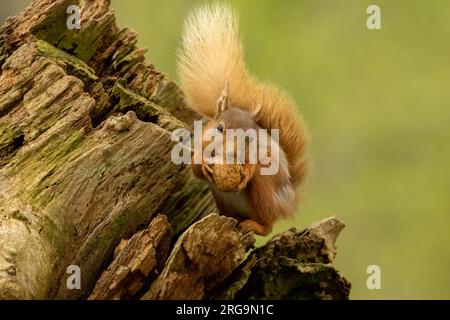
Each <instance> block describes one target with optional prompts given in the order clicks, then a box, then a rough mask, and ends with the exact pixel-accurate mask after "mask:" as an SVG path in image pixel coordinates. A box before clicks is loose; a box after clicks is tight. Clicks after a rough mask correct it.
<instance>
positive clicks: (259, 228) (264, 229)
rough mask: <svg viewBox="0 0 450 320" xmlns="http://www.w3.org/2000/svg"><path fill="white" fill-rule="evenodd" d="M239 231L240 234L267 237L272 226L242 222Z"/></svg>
mask: <svg viewBox="0 0 450 320" xmlns="http://www.w3.org/2000/svg"><path fill="white" fill-rule="evenodd" d="M239 229H240V230H241V232H242V233H248V232H251V231H253V232H255V233H256V234H259V235H261V236H267V235H268V234H269V233H270V231H272V226H264V225H262V224H259V223H258V222H256V221H254V220H250V219H247V220H244V221H242V222H241V223H239Z"/></svg>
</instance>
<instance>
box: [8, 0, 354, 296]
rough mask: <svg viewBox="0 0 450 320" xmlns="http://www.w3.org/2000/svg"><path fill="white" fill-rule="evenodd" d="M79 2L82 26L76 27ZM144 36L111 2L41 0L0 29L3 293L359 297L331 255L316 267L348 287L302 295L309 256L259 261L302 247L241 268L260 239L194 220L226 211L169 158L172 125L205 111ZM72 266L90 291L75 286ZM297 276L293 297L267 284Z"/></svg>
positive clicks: (253, 258)
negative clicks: (188, 98)
mask: <svg viewBox="0 0 450 320" xmlns="http://www.w3.org/2000/svg"><path fill="white" fill-rule="evenodd" d="M72 4H79V5H80V7H81V12H82V20H81V29H80V30H76V29H74V30H69V29H68V28H67V27H66V19H67V16H68V15H67V14H66V9H67V7H68V6H69V5H72ZM136 41H137V40H136V34H135V33H134V32H133V31H131V30H129V29H127V28H125V29H120V28H118V27H117V25H116V23H115V17H114V13H113V11H112V10H111V9H110V8H109V1H107V0H91V1H73V0H70V1H69V0H36V1H33V2H32V3H31V4H30V6H29V7H28V8H27V9H25V10H23V11H22V12H21V13H19V14H18V15H17V16H16V17H13V18H10V19H8V20H7V22H6V23H5V24H4V25H3V27H2V28H1V29H0V66H1V75H0V235H1V237H0V299H17V298H25V299H49V298H50V299H80V298H88V297H90V298H91V299H129V298H133V299H137V298H142V297H143V298H159V299H162V298H175V297H178V298H204V299H209V298H214V297H217V298H220V297H236V298H239V297H241V298H267V297H296V298H302V297H313V298H325V297H334V298H345V297H346V296H348V290H347V289H348V287H347V286H346V285H345V284H346V282H345V281H344V280H342V278H341V277H340V276H339V275H338V274H337V273H336V271H335V270H334V269H333V268H332V267H331V265H330V263H331V259H330V260H320V259H319V258H317V259H319V260H318V261H316V262H317V263H319V264H320V268H319V269H320V270H319V269H314V270H313V271H311V272H310V273H311V274H313V276H315V275H316V274H317V277H316V278H315V279H317V281H319V280H320V283H323V282H325V283H326V285H327V286H328V287H327V288H336V293H333V294H328V293H326V294H325V293H324V294H323V295H321V294H320V293H319V291H318V290H319V289H317V286H318V285H319V284H318V282H317V281H316V282H314V281H313V280H311V279H313V278H308V279H309V280H307V281H309V282H311V283H312V284H307V285H306V284H305V285H304V286H306V287H307V288H306V289H308V290H309V289H310V291H311V294H310V295H306V294H299V293H297V292H298V290H297V289H296V288H297V287H298V286H299V285H300V284H299V283H301V282H302V281H303V280H302V279H306V278H305V277H306V276H305V273H307V272H306V271H305V270H306V269H305V270H303V269H302V268H306V267H305V266H304V265H303V264H304V263H310V261H303V260H299V262H295V261H294V262H292V260H289V261H287V262H285V263H284V264H283V263H282V262H279V264H276V263H275V262H272V264H271V263H269V262H265V264H262V262H261V261H275V260H276V261H278V260H280V261H284V260H283V259H294V260H295V259H296V258H298V257H297V255H296V254H295V252H296V251H295V250H294V251H289V252H287V253H286V255H285V254H284V253H285V251H283V250H285V249H283V248H284V247H283V246H284V245H282V244H280V245H278V246H277V245H275V244H276V243H281V242H280V241H279V240H273V241H272V242H270V243H269V244H268V246H266V248H269V247H270V246H275V247H276V248H278V249H276V250H275V249H273V250H272V251H271V252H280V253H277V256H276V259H275V256H270V254H269V253H268V252H266V251H264V249H259V250H257V251H255V252H254V253H252V254H251V255H250V257H249V258H248V259H246V260H245V262H244V263H243V264H241V262H242V261H243V260H244V258H245V255H246V252H247V250H248V249H249V247H250V246H251V244H252V243H253V236H252V235H243V234H241V233H240V232H239V231H238V230H237V229H236V222H235V221H234V220H232V219H230V218H225V217H219V216H217V215H210V216H207V217H205V218H204V219H203V220H201V221H199V222H197V223H194V222H195V221H197V220H198V219H199V218H200V217H204V216H206V215H207V214H209V213H211V212H214V211H216V210H215V205H214V202H213V199H212V197H211V196H210V194H209V192H208V190H207V186H206V185H205V184H203V183H202V182H200V181H198V180H196V179H195V178H194V177H193V176H192V174H191V172H190V170H189V168H187V167H184V166H177V165H175V164H173V162H172V161H171V159H170V151H171V148H172V146H173V144H174V142H172V141H171V131H172V130H174V129H176V128H190V126H191V124H192V122H193V120H194V119H196V118H198V116H197V115H196V114H194V113H193V112H192V111H190V110H189V109H188V108H186V106H185V104H184V102H183V95H182V92H181V91H180V90H179V88H178V87H177V85H176V84H175V83H174V82H172V81H171V80H170V79H168V78H167V77H166V76H165V75H163V74H161V73H160V72H158V71H157V70H156V69H155V68H154V67H153V66H152V65H151V64H150V63H148V62H147V61H146V60H145V58H144V53H145V50H143V49H140V48H138V47H137V46H136ZM158 213H162V214H165V215H166V216H167V217H168V221H166V220H165V218H164V217H162V216H160V217H158V218H155V219H154V217H155V216H156V215H157V214H158ZM169 224H170V226H169ZM186 229H187V230H186ZM170 230H172V231H171V232H170ZM183 231H184V232H183ZM291 233H292V232H291ZM286 237H287V238H289V239H291V241H292V242H293V243H297V244H298V246H301V243H304V244H305V245H308V243H310V240H308V239H306V238H304V237H299V236H297V235H295V233H292V234H284V235H283V236H281V238H283V239H284V238H286ZM123 239H128V240H123ZM177 239H178V241H177ZM122 240H123V241H122ZM170 242H172V243H175V245H174V247H173V249H172V250H171V254H170V258H169V259H168V261H167V264H166V265H165V262H166V261H165V260H166V258H167V256H168V254H169V251H170V247H169V243H170ZM283 243H284V242H283ZM280 250H281V251H280ZM314 254H316V255H318V257H319V256H321V255H319V253H318V252H315V253H314ZM270 257H271V258H270ZM271 259H272V260H271ZM277 263H278V262H277ZM302 263H303V264H302ZM69 265H77V266H79V267H80V270H81V272H82V277H81V279H82V285H81V289H80V290H70V289H68V287H67V285H66V279H67V277H68V274H67V273H66V270H67V267H68V266H69ZM164 265H165V267H164V269H163V266H164ZM108 266H109V267H108ZM267 266H269V267H267ZM309 267H311V266H309ZM294 269H295V270H296V271H292V270H294ZM286 270H288V271H289V272H290V273H289V274H292V277H293V279H294V280H295V279H296V280H295V281H297V282H296V283H297V284H298V285H297V287H295V288H294V287H290V284H288V283H286V290H288V289H289V288H290V289H289V290H288V291H289V292H290V293H289V294H287V293H280V292H275V291H273V290H272V291H273V293H268V291H267V290H269V289H265V290H262V287H261V286H262V285H264V286H265V287H267V286H269V284H270V281H272V280H271V279H275V278H276V277H281V276H282V275H283V274H284V273H285V271H286ZM302 270H303V271H302ZM308 270H310V269H308ZM160 272H161V273H160ZM286 272H287V271H286ZM159 273H160V274H159ZM158 274H159V276H157V275H158ZM242 274H244V276H242ZM318 274H320V276H319V275H318ZM239 275H241V276H239ZM263 275H264V276H263ZM229 276H230V277H229ZM234 279H239V281H237V280H236V281H235V280H234ZM243 279H245V281H243ZM258 281H259V282H258ZM339 281H343V283H344V284H343V285H342V286H341V287H339V286H337V285H336V283H337V282H339ZM184 285H189V288H186V287H183V286H184ZM227 286H228V287H227ZM232 288H234V289H232ZM236 288H239V290H237V289H236ZM250 288H254V289H250ZM306 289H305V290H306ZM327 290H328V289H327ZM327 290H325V291H327ZM330 290H331V289H330ZM333 290H334V289H333ZM339 290H341V291H339ZM272 291H270V292H272ZM292 291H295V292H296V293H295V294H294V293H292ZM230 292H234V293H233V294H231V293H230ZM305 292H306V291H305ZM308 292H309V291H308ZM327 292H328V291H327Z"/></svg>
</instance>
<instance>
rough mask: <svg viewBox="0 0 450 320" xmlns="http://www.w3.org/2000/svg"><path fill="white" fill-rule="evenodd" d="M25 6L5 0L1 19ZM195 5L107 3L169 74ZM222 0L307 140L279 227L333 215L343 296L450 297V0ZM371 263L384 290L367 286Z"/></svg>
mask: <svg viewBox="0 0 450 320" xmlns="http://www.w3.org/2000/svg"><path fill="white" fill-rule="evenodd" d="M25 2H26V1H3V3H2V10H1V14H0V19H4V17H5V16H7V15H11V14H14V13H15V12H17V11H18V10H20V8H21V7H22V6H23V5H24V3H25ZM8 3H9V4H8ZM200 3H202V1H192V0H191V1H186V0H177V1H175V0H171V1H164V0H140V1H136V0H133V1H123V0H113V1H112V6H113V7H114V8H115V10H116V13H117V16H118V21H119V24H120V25H121V26H130V27H131V28H133V29H135V30H136V31H137V32H138V33H139V39H140V46H143V47H147V48H148V49H149V52H148V54H147V57H148V59H149V60H150V61H151V62H152V63H154V64H155V65H156V66H157V68H158V69H160V70H162V71H164V72H166V73H168V74H169V75H170V76H171V77H172V78H175V79H176V69H175V61H176V49H177V47H178V45H179V42H180V33H181V28H182V22H183V17H184V16H185V15H186V14H187V13H188V12H189V10H190V9H192V8H193V7H195V6H196V5H198V4H200ZM229 3H230V4H231V5H232V6H233V7H234V8H235V9H236V10H237V11H238V13H239V16H240V21H241V32H242V37H243V41H244V45H245V53H246V59H247V62H248V65H249V69H250V70H251V71H252V72H253V73H254V74H255V75H256V76H258V77H259V78H260V79H262V80H269V81H271V82H274V83H276V84H278V85H279V86H280V87H282V88H284V89H286V90H287V91H289V92H290V93H291V94H292V95H293V96H294V98H295V99H296V101H297V103H298V106H299V112H301V113H302V114H303V116H304V118H305V120H306V122H307V123H308V125H309V128H310V131H311V135H312V144H311V149H310V154H311V159H312V162H313V167H312V171H311V174H310V176H309V179H308V181H307V183H306V184H305V185H304V187H303V189H304V190H303V199H304V202H303V204H302V205H301V207H300V208H299V213H298V218H297V219H296V220H295V222H292V221H291V222H289V221H288V222H282V223H279V224H278V225H277V227H276V229H275V230H274V232H277V231H281V230H282V229H286V228H288V227H289V226H291V225H292V224H293V223H294V224H295V225H296V226H297V227H298V228H303V227H304V226H306V225H307V224H309V223H311V222H313V221H315V220H319V219H322V218H325V217H327V216H330V215H334V214H335V215H337V216H338V217H340V218H341V219H343V220H344V221H345V223H346V224H347V227H346V229H344V231H343V232H342V234H341V236H340V238H339V240H338V243H337V245H338V255H337V258H336V265H337V267H338V269H339V270H340V271H341V272H342V273H343V274H344V275H345V276H347V278H348V279H350V281H351V282H352V284H353V288H352V294H351V298H353V299H394V298H398V299H450V1H448V0H434V1H423V0H396V1H392V0H391V1H388V0H384V1H383V0H370V1H366V0H346V1H331V0H329V1H325V0H295V1H294V0H247V1H238V0H230V1H229ZM370 4H377V5H379V6H380V7H381V12H382V30H374V31H369V30H368V29H367V27H366V19H367V17H368V15H367V14H366V8H367V7H368V6H369V5H370ZM260 243H262V241H260ZM373 264H375V265H378V266H380V268H381V289H380V290H369V289H368V288H367V286H366V279H367V277H368V276H369V275H368V274H367V273H366V269H367V267H368V266H369V265H373Z"/></svg>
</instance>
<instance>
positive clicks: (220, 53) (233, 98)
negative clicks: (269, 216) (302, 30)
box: [178, 3, 307, 185]
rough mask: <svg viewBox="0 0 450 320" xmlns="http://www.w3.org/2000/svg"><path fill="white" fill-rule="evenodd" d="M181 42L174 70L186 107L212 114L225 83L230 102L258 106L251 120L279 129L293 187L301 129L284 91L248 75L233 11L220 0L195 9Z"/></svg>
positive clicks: (300, 168) (299, 173)
mask: <svg viewBox="0 0 450 320" xmlns="http://www.w3.org/2000/svg"><path fill="white" fill-rule="evenodd" d="M182 41H183V42H182V48H181V50H180V51H179V56H178V57H179V58H178V72H179V77H180V81H181V85H182V87H183V90H184V93H185V96H186V100H187V103H188V105H189V107H190V108H192V109H193V110H194V111H196V112H198V113H200V114H202V115H205V116H207V117H209V118H212V117H214V115H215V113H216V110H217V107H216V106H217V100H218V98H219V97H220V95H221V93H222V91H223V90H224V89H225V88H226V87H228V90H229V101H230V104H231V105H232V106H235V107H239V108H241V109H244V110H246V111H249V112H254V111H256V110H258V109H259V107H260V106H262V108H261V111H260V112H259V116H258V118H257V119H255V121H256V122H257V123H258V124H259V125H260V126H261V127H263V128H266V129H279V130H280V145H281V147H282V149H283V151H284V152H285V153H286V155H287V158H288V161H289V167H290V170H289V171H290V174H291V179H292V182H293V184H294V185H298V184H299V183H300V182H301V180H302V179H303V177H304V174H305V169H306V168H305V160H304V152H305V147H306V144H307V134H306V130H305V128H304V125H303V122H302V120H301V118H300V117H299V115H298V113H297V111H296V108H295V104H294V102H293V101H292V100H291V99H290V98H289V97H288V96H287V95H286V94H284V93H283V92H281V91H279V90H278V89H277V88H275V87H273V86H271V85H268V84H264V83H261V82H259V81H257V80H256V79H254V78H253V77H252V76H251V75H250V74H249V73H248V71H247V68H246V65H245V61H244V54H243V48H242V43H241V40H240V37H239V26H238V20H237V17H236V15H235V13H234V12H233V10H231V8H229V7H228V6H227V5H225V4H223V3H213V4H206V5H204V6H202V7H200V8H198V9H197V10H196V11H194V12H193V13H192V14H191V15H190V16H188V18H187V19H186V22H185V28H184V34H183V40H182ZM286 71H288V70H286Z"/></svg>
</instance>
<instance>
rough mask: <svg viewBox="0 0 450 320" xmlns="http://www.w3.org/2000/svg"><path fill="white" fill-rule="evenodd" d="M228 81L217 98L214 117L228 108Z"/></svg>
mask: <svg viewBox="0 0 450 320" xmlns="http://www.w3.org/2000/svg"><path fill="white" fill-rule="evenodd" d="M228 93H229V92H228V83H227V85H226V87H225V89H223V90H222V94H221V95H220V97H219V100H217V114H216V117H218V116H219V115H220V114H221V113H222V112H224V111H225V110H227V109H228Z"/></svg>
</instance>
